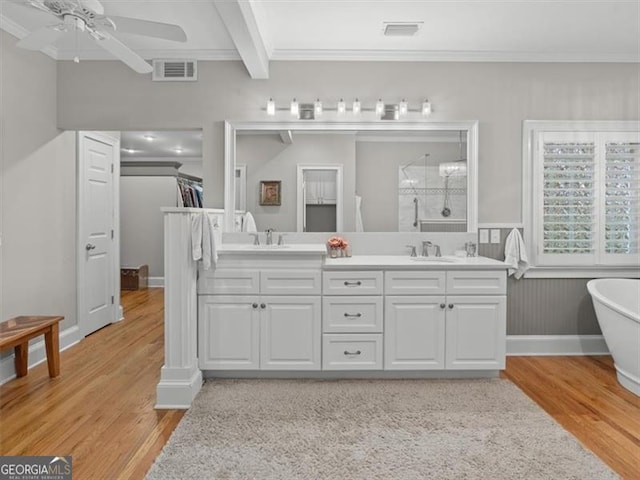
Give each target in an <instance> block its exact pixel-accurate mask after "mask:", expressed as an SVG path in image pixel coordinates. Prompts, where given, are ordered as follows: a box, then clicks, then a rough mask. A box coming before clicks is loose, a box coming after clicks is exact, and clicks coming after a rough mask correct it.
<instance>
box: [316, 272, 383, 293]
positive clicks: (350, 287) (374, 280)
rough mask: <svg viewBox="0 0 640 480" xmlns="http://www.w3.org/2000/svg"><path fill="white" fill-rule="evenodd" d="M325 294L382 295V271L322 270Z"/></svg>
mask: <svg viewBox="0 0 640 480" xmlns="http://www.w3.org/2000/svg"><path fill="white" fill-rule="evenodd" d="M322 278H323V280H322V288H323V293H324V294H325V295H382V272H379V271H373V272H365V271H359V272H324V273H323V276H322Z"/></svg>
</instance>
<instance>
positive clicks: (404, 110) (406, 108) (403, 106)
mask: <svg viewBox="0 0 640 480" xmlns="http://www.w3.org/2000/svg"><path fill="white" fill-rule="evenodd" d="M398 110H399V113H400V115H401V116H403V117H404V116H405V115H406V114H407V112H408V111H409V105H408V104H407V101H406V100H405V99H404V98H403V99H402V101H401V102H400V105H399V106H398Z"/></svg>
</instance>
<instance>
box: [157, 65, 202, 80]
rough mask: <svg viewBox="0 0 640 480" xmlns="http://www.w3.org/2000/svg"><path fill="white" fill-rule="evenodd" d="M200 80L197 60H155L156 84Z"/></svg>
mask: <svg viewBox="0 0 640 480" xmlns="http://www.w3.org/2000/svg"><path fill="white" fill-rule="evenodd" d="M197 79H198V62H197V61H196V60H154V61H153V80H154V81H155V82H194V81H196V80H197Z"/></svg>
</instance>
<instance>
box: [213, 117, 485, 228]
mask: <svg viewBox="0 0 640 480" xmlns="http://www.w3.org/2000/svg"><path fill="white" fill-rule="evenodd" d="M477 159H478V124H477V122H441V123H435V122H434V123H425V124H421V123H401V122H394V123H389V124H387V123H381V122H367V123H317V122H313V123H304V122H301V121H298V122H280V123H273V122H269V123H267V122H226V124H225V210H226V212H227V218H226V224H225V226H226V229H227V231H242V229H243V226H242V222H239V221H237V219H238V218H239V217H240V216H242V215H243V214H244V213H245V212H251V215H252V217H253V219H254V221H255V225H256V228H257V230H258V231H263V230H266V229H267V228H273V229H275V230H277V231H280V232H336V231H337V232H475V231H476V229H477V203H478V202H477V163H478V162H477ZM265 186H266V187H265ZM265 188H269V189H270V190H269V195H270V198H265ZM274 199H275V200H274ZM232 212H235V214H233V213H232Z"/></svg>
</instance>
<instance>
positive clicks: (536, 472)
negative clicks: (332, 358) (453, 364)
mask: <svg viewBox="0 0 640 480" xmlns="http://www.w3.org/2000/svg"><path fill="white" fill-rule="evenodd" d="M611 478H618V476H617V475H615V474H614V473H613V472H612V471H611V470H610V469H609V468H608V467H607V466H606V465H604V464H603V463H602V462H601V461H600V460H599V459H598V458H597V457H595V456H594V455H593V454H592V453H590V452H589V451H587V450H585V449H584V448H583V447H582V446H580V445H579V444H578V442H577V441H576V440H575V439H574V438H573V437H572V436H571V435H570V434H569V433H567V432H566V431H565V430H564V429H563V428H562V427H560V426H559V425H558V424H557V423H556V422H555V421H554V420H553V419H552V418H551V417H549V416H548V415H547V414H546V413H545V412H544V411H543V410H541V409H540V408H539V407H538V406H537V405H536V404H535V403H534V402H533V401H532V400H530V399H529V398H528V397H527V396H525V395H524V394H523V393H522V392H521V391H520V390H519V389H518V388H517V387H515V386H514V385H513V384H512V383H511V382H509V381H508V380H499V379H495V380H330V381H324V380H216V381H209V382H207V383H206V384H205V385H204V387H203V388H202V391H201V392H200V394H199V395H198V397H197V398H196V400H195V403H194V405H193V407H192V408H191V409H190V410H189V411H188V412H187V413H186V415H185V417H184V418H183V420H182V421H181V422H180V424H179V425H178V427H177V428H176V430H175V431H174V433H173V435H172V436H171V438H170V440H169V442H168V443H167V445H166V446H165V448H164V450H163V451H162V453H161V454H160V456H159V457H158V458H157V459H156V462H155V464H154V465H153V466H152V468H151V470H150V471H149V473H148V475H147V480H169V479H171V480H173V479H176V480H178V479H179V480H186V479H225V480H227V479H260V480H262V479H279V480H284V479H323V480H324V479H336V480H356V479H363V480H364V479H367V480H371V479H380V480H403V479H407V480H417V479H433V480H440V479H483V480H500V479H505V480H506V479H509V480H513V479H546V480H549V479H553V480H559V479H576V480H587V479H594V480H596V479H597V480H605V479H611Z"/></svg>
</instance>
